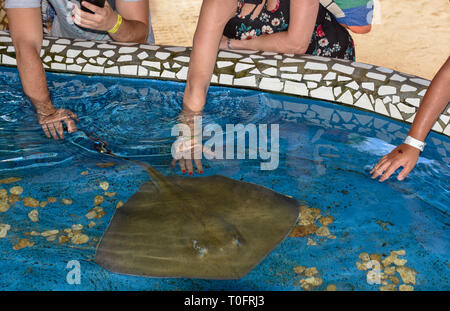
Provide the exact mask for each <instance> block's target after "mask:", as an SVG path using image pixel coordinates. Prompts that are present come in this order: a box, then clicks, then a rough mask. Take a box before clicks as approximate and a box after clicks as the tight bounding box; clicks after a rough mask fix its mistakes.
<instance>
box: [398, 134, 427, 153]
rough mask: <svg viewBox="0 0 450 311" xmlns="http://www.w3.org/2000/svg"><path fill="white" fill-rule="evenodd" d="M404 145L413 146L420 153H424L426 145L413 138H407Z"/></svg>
mask: <svg viewBox="0 0 450 311" xmlns="http://www.w3.org/2000/svg"><path fill="white" fill-rule="evenodd" d="M403 144H405V145H408V146H411V147H413V148H415V149H417V150H419V151H423V149H424V148H425V145H426V143H425V142H423V141H421V140H418V139H415V138H414V137H412V136H407V137H406V139H405V141H404V142H403Z"/></svg>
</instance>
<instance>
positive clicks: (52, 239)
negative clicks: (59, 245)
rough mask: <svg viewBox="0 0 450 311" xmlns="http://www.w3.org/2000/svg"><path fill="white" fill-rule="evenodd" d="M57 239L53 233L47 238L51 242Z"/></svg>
mask: <svg viewBox="0 0 450 311" xmlns="http://www.w3.org/2000/svg"><path fill="white" fill-rule="evenodd" d="M55 240H56V235H51V236H49V237H48V238H47V241H49V242H53V241H55Z"/></svg>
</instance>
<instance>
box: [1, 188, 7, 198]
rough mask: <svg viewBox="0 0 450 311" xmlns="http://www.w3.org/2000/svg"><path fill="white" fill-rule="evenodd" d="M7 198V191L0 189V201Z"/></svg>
mask: <svg viewBox="0 0 450 311" xmlns="http://www.w3.org/2000/svg"><path fill="white" fill-rule="evenodd" d="M7 197H8V191H6V189H3V188H2V189H0V199H6V198H7Z"/></svg>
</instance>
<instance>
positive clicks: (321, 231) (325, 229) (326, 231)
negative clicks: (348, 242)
mask: <svg viewBox="0 0 450 311" xmlns="http://www.w3.org/2000/svg"><path fill="white" fill-rule="evenodd" d="M316 234H317V235H318V236H328V235H330V230H329V229H328V227H327V226H322V227H320V228H319V229H318V230H317V231H316Z"/></svg>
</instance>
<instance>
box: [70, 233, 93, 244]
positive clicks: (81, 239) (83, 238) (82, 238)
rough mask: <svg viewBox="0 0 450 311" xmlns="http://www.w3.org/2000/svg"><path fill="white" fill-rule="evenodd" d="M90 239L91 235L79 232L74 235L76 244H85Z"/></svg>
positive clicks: (73, 241) (73, 239)
mask: <svg viewBox="0 0 450 311" xmlns="http://www.w3.org/2000/svg"><path fill="white" fill-rule="evenodd" d="M88 241H89V236H87V235H86V234H82V233H77V234H74V235H73V236H72V243H73V244H76V245H79V244H84V243H86V242H88Z"/></svg>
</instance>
